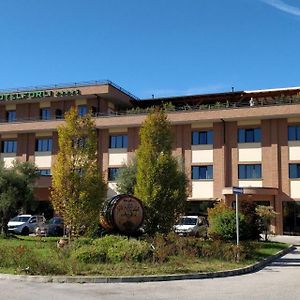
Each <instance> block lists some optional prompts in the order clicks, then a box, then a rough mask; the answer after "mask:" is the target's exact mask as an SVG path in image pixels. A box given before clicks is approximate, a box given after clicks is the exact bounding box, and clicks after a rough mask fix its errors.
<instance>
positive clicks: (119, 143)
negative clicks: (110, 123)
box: [109, 135, 128, 148]
mask: <svg viewBox="0 0 300 300" xmlns="http://www.w3.org/2000/svg"><path fill="white" fill-rule="evenodd" d="M127 146H128V137H127V135H112V136H110V137H109V148H127Z"/></svg>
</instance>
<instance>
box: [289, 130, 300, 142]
mask: <svg viewBox="0 0 300 300" xmlns="http://www.w3.org/2000/svg"><path fill="white" fill-rule="evenodd" d="M288 138H289V141H300V126H289V127H288Z"/></svg>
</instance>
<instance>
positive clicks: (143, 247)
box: [107, 239, 151, 263]
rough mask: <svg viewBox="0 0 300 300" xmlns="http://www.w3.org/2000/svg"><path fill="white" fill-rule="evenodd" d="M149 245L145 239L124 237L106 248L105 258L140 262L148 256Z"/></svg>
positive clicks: (115, 261) (116, 260)
mask: <svg viewBox="0 0 300 300" xmlns="http://www.w3.org/2000/svg"><path fill="white" fill-rule="evenodd" d="M150 254H151V251H150V245H149V244H148V243H147V242H145V241H138V240H135V239H124V240H121V241H119V242H118V243H116V244H114V245H113V246H112V247H110V248H109V249H108V252H107V258H108V260H109V261H110V262H113V263H118V262H121V261H128V262H129V261H130V262H142V261H146V260H148V259H149V258H150V256H151V255H150Z"/></svg>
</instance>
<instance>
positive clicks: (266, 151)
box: [0, 88, 300, 233]
mask: <svg viewBox="0 0 300 300" xmlns="http://www.w3.org/2000/svg"><path fill="white" fill-rule="evenodd" d="M92 91H94V90H93V88H91V89H90V90H89V93H91V92H92ZM95 91H96V90H95ZM108 92H109V91H108V90H106V89H105V88H103V89H102V90H101V93H103V96H99V95H98V96H95V95H92V94H90V95H86V96H80V97H73V98H72V99H66V100H65V99H42V100H40V101H37V100H35V101H31V103H19V102H18V103H11V102H10V103H4V104H1V103H0V119H1V120H3V119H5V116H6V112H7V111H8V110H15V111H16V115H17V118H18V119H20V120H26V122H15V123H11V124H8V123H1V124H0V138H1V140H2V141H3V140H6V139H16V140H17V151H16V153H1V160H2V161H4V163H5V166H6V167H10V166H11V165H12V162H13V160H14V159H19V160H21V161H33V162H35V163H36V165H37V166H38V168H41V169H43V168H44V169H48V168H51V166H52V165H53V163H54V162H55V158H56V155H57V152H58V134H57V126H59V125H61V124H63V123H64V121H62V120H48V121H39V122H38V121H36V120H37V119H38V118H39V113H40V108H43V107H49V108H50V110H51V114H52V116H54V115H55V111H56V110H57V109H60V110H62V112H65V111H67V110H69V109H70V108H71V107H72V106H78V105H87V107H88V108H89V109H91V108H96V109H97V111H98V112H99V113H107V112H108V110H109V109H110V110H111V112H113V111H114V110H115V109H116V107H117V105H118V104H117V102H116V103H115V104H114V103H113V100H112V99H111V98H110V99H109V100H108V99H106V98H104V95H105V94H106V93H108ZM87 93H88V92H87ZM97 93H98V94H99V90H97ZM114 93H115V91H114ZM116 97H117V96H116ZM298 116H300V104H293V105H286V106H272V107H255V108H249V107H247V108H240V109H230V110H228V109H227V110H222V109H219V110H215V111H213V110H212V111H200V110H199V111H194V112H191V111H188V112H173V113H170V114H169V116H168V117H169V120H170V121H171V124H172V132H173V135H174V143H173V149H172V150H173V155H174V156H175V157H177V158H178V159H179V161H180V163H183V164H184V167H185V171H186V174H187V177H188V179H189V186H188V192H189V200H191V201H202V200H205V201H206V200H213V199H221V198H222V199H225V197H224V195H223V194H222V190H223V188H224V187H231V186H242V187H269V188H277V189H278V194H277V195H274V196H272V197H271V198H272V203H273V204H274V207H275V209H276V211H277V212H279V215H278V216H277V218H276V220H275V225H274V226H275V228H276V232H277V233H281V232H282V203H283V202H284V201H299V200H300V180H297V179H296V180H290V179H289V163H300V142H299V141H295V142H294V141H293V142H292V141H288V134H287V132H288V125H289V124H300V119H299V117H298ZM30 120H35V121H34V122H33V121H30ZM144 120H145V115H142V114H140V115H132V116H131V115H128V116H115V117H99V118H96V119H95V122H96V127H97V137H98V162H99V166H100V168H101V170H102V172H103V178H104V179H105V180H106V181H108V169H109V168H116V167H117V168H118V167H122V166H123V165H124V164H127V163H130V161H131V160H132V158H133V157H134V155H135V154H134V153H135V150H136V149H137V147H138V145H139V134H138V133H139V127H140V125H141V123H142V122H143V121H144ZM252 127H259V128H261V132H262V140H261V142H260V143H238V141H237V132H238V128H252ZM197 129H198V130H213V135H214V139H213V145H192V141H191V135H192V131H193V130H197ZM113 134H126V135H127V136H128V147H127V148H120V149H119V148H118V149H111V148H109V137H110V135H113ZM42 136H45V137H46V136H48V137H52V141H53V143H52V152H36V151H35V141H36V139H37V138H38V137H42ZM239 164H261V166H262V178H260V179H257V180H252V179H251V180H243V179H239V174H238V165H239ZM201 165H213V179H211V180H192V179H191V167H192V166H201ZM50 184H51V177H45V178H44V177H43V178H41V179H40V180H39V182H38V184H37V187H38V188H37V190H36V195H37V196H38V197H39V199H40V200H47V199H48V197H49V192H48V189H47V187H48V186H50ZM114 194H116V184H115V182H113V181H111V182H109V183H108V196H112V195H114ZM269 198H270V196H269V195H268V196H256V200H257V201H264V200H266V199H269ZM228 199H230V197H229V198H228ZM228 201H229V200H228Z"/></svg>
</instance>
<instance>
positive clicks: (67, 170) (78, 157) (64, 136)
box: [51, 108, 106, 235]
mask: <svg viewBox="0 0 300 300" xmlns="http://www.w3.org/2000/svg"><path fill="white" fill-rule="evenodd" d="M65 119H66V123H65V124H64V125H62V126H60V127H59V128H58V144H59V151H58V155H57V159H56V162H55V164H54V166H53V169H52V189H51V202H52V204H53V207H54V210H55V211H56V212H57V213H58V214H59V215H60V216H61V217H62V218H63V219H64V222H65V225H66V226H67V227H68V228H69V229H70V230H69V232H70V234H75V235H78V234H79V233H80V232H81V230H82V229H83V228H84V229H85V232H86V234H92V233H93V232H94V230H95V229H96V227H97V225H98V223H99V214H100V210H101V206H102V203H103V199H104V196H105V194H106V185H105V184H104V182H103V178H102V175H101V173H100V170H99V166H98V162H97V139H96V131H95V124H94V121H93V120H92V118H91V114H90V113H89V114H87V115H85V116H83V117H80V116H78V113H77V110H76V109H75V108H72V109H71V110H70V111H69V112H68V113H66V114H65Z"/></svg>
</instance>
